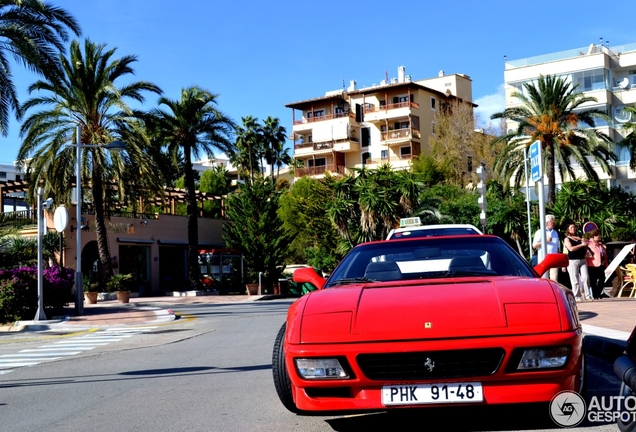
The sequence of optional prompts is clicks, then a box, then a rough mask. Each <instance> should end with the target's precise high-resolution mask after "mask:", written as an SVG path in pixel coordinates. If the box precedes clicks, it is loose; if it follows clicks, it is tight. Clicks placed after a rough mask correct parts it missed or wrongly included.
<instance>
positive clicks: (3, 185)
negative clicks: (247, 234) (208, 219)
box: [0, 180, 225, 216]
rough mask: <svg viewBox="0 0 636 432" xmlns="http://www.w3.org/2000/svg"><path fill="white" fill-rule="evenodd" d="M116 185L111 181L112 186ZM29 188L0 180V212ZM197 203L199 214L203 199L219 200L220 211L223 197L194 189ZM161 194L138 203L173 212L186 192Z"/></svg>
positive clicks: (165, 190)
mask: <svg viewBox="0 0 636 432" xmlns="http://www.w3.org/2000/svg"><path fill="white" fill-rule="evenodd" d="M114 185H116V184H115V183H113V186H114ZM28 189H29V183H28V182H27V181H26V180H8V181H0V213H4V205H5V203H6V201H7V199H8V198H9V197H10V195H14V194H20V193H24V194H26V192H27V191H28ZM194 193H195V196H196V200H197V203H198V204H199V216H202V214H203V203H204V202H205V201H221V209H222V210H221V211H223V208H224V206H223V200H224V198H225V197H223V196H218V195H214V194H211V193H207V192H201V191H198V190H197V191H194ZM163 194H164V197H165V199H164V200H162V197H161V196H157V197H155V198H153V199H151V200H146V201H144V202H140V205H142V208H143V204H146V205H148V204H152V205H163V204H164V203H165V204H166V205H163V209H164V210H163V214H175V207H176V204H177V203H185V202H186V197H187V192H186V190H185V189H179V188H171V187H164V188H163Z"/></svg>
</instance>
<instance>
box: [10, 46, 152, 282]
mask: <svg viewBox="0 0 636 432" xmlns="http://www.w3.org/2000/svg"><path fill="white" fill-rule="evenodd" d="M115 51H116V49H110V50H107V49H106V46H105V45H104V44H96V43H93V42H91V41H90V40H85V41H84V45H83V50H82V46H81V45H80V42H79V41H77V40H75V41H73V42H72V43H71V46H70V48H69V55H68V57H64V55H63V54H60V63H61V65H62V72H63V74H62V76H59V77H58V76H55V75H54V76H51V77H47V78H46V79H44V80H40V81H37V82H36V83H34V84H33V85H31V86H30V87H29V92H39V93H40V95H38V96H36V97H33V98H31V99H29V100H28V101H27V102H25V104H24V105H23V106H22V109H24V110H25V111H29V110H31V109H37V108H41V110H40V111H37V112H34V113H32V114H31V115H30V116H29V117H28V118H27V119H26V120H25V121H24V123H23V125H22V127H21V129H20V134H21V136H22V137H23V138H24V140H23V143H22V146H21V147H20V150H19V152H18V161H19V163H20V164H25V163H26V162H27V159H28V158H32V160H30V161H29V162H28V167H27V171H26V175H27V178H28V179H29V194H30V196H32V197H33V196H35V189H36V188H37V187H38V186H39V185H42V184H43V185H44V189H45V192H46V193H52V194H53V195H54V196H55V199H56V201H57V202H65V203H70V202H71V199H72V197H71V196H70V195H71V185H72V182H73V179H74V173H75V167H76V160H75V148H73V147H75V146H72V147H71V146H68V144H75V145H77V143H78V142H80V143H83V144H107V143H109V142H111V141H113V140H116V139H119V140H122V141H124V142H125V143H126V145H127V147H128V151H127V154H126V155H121V154H115V153H112V154H111V153H110V152H108V151H105V147H104V146H99V147H96V148H95V147H92V148H91V147H87V148H84V149H83V157H82V167H81V176H82V183H83V184H84V185H85V187H86V189H84V190H86V191H89V192H90V196H89V197H88V198H89V199H88V200H87V199H84V200H83V201H84V202H87V201H89V202H92V203H93V206H94V210H95V225H96V234H97V246H98V250H99V260H100V263H101V269H102V276H103V278H106V279H107V278H109V277H110V276H112V266H111V260H110V250H109V247H108V240H107V233H106V222H105V219H106V202H105V197H106V195H107V190H108V189H109V188H107V187H106V185H107V182H109V181H112V180H116V181H117V180H118V179H119V180H120V181H119V182H118V190H119V193H120V195H124V194H126V192H127V191H126V187H127V184H126V183H125V182H124V181H121V179H122V178H123V176H124V174H125V170H126V168H127V167H130V166H134V168H135V170H136V175H137V176H138V177H142V176H143V177H147V178H151V177H152V176H153V175H154V173H155V168H154V164H153V161H152V159H150V158H149V157H147V156H146V155H145V153H144V151H143V146H144V145H146V144H147V139H146V138H145V137H144V135H143V131H142V130H141V129H140V128H139V122H138V121H137V120H136V117H135V116H136V114H138V113H135V112H133V110H131V108H130V107H129V106H128V105H127V100H134V101H136V102H143V101H144V97H143V93H144V92H146V91H150V92H153V93H160V92H161V90H160V89H159V88H158V87H157V86H155V85H154V84H151V83H149V82H146V81H136V82H128V83H126V84H124V85H122V86H117V85H116V82H119V81H121V80H126V79H127V78H128V76H129V75H132V74H133V72H134V71H133V69H132V67H131V65H132V64H133V63H134V62H136V61H137V57H136V56H124V57H121V58H115V57H114V55H115ZM78 126H79V129H80V133H81V136H80V137H78V136H77V134H76V130H77V127H78ZM89 156H90V157H89ZM133 162H134V164H133ZM89 185H90V189H89V188H88V186H89ZM77 205H82V203H77ZM78 224H79V222H78ZM77 253H81V251H77Z"/></svg>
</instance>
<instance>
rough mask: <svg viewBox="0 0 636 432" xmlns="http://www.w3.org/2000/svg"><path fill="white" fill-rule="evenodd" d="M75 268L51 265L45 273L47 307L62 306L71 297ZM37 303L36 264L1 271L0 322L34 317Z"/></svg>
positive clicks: (56, 307)
mask: <svg viewBox="0 0 636 432" xmlns="http://www.w3.org/2000/svg"><path fill="white" fill-rule="evenodd" d="M74 277H75V271H74V270H72V269H67V268H62V269H60V268H59V267H51V268H49V269H46V270H44V271H43V272H42V282H43V291H44V293H43V295H44V307H45V308H47V307H48V308H55V309H58V310H60V309H62V308H63V307H64V305H66V304H67V303H68V302H69V301H70V300H71V298H72V297H71V292H72V288H73V284H74ZM37 306H38V282H37V268H36V267H21V268H15V269H5V270H0V323H4V322H13V321H17V320H24V319H31V318H32V317H33V316H35V313H36V311H37Z"/></svg>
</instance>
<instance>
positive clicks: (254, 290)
mask: <svg viewBox="0 0 636 432" xmlns="http://www.w3.org/2000/svg"><path fill="white" fill-rule="evenodd" d="M245 288H247V294H248V295H257V294H258V284H246V285H245Z"/></svg>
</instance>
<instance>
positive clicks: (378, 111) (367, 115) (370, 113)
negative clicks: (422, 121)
mask: <svg viewBox="0 0 636 432" xmlns="http://www.w3.org/2000/svg"><path fill="white" fill-rule="evenodd" d="M419 108H420V105H419V104H418V103H415V102H398V103H392V104H388V105H381V106H375V105H368V106H366V107H365V108H364V119H365V121H377V120H384V119H386V118H393V117H396V116H406V115H408V114H409V113H410V111H411V110H412V109H419ZM395 110H402V111H401V112H396V111H395ZM389 111H393V112H389Z"/></svg>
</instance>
